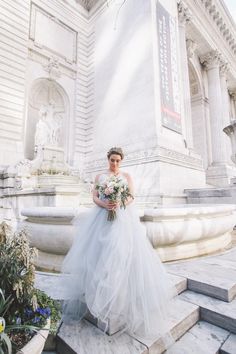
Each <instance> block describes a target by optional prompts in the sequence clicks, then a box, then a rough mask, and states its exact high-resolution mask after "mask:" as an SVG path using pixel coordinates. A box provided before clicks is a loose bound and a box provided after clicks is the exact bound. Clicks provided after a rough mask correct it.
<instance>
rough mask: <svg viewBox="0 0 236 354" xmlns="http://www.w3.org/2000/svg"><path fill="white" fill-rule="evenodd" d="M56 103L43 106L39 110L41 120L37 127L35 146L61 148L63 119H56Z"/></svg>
mask: <svg viewBox="0 0 236 354" xmlns="http://www.w3.org/2000/svg"><path fill="white" fill-rule="evenodd" d="M56 113H57V112H56V109H55V103H54V101H52V100H50V101H49V103H48V104H47V105H42V106H41V107H40V110H39V120H38V123H37V125H36V133H35V146H41V147H42V146H45V145H50V146H59V143H60V137H61V127H62V119H61V117H56V116H55V114H56Z"/></svg>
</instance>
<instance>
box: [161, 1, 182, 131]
mask: <svg viewBox="0 0 236 354" xmlns="http://www.w3.org/2000/svg"><path fill="white" fill-rule="evenodd" d="M157 25H158V41H159V43H158V46H159V68H160V70H159V71H160V95H161V114H162V125H163V126H165V127H167V128H169V129H172V130H174V131H176V132H178V133H180V132H181V114H180V94H179V92H180V88H179V76H178V63H177V31H176V19H175V18H174V17H172V16H170V14H169V13H168V12H167V11H166V9H165V8H164V7H163V6H162V5H161V4H160V3H159V2H158V3H157Z"/></svg>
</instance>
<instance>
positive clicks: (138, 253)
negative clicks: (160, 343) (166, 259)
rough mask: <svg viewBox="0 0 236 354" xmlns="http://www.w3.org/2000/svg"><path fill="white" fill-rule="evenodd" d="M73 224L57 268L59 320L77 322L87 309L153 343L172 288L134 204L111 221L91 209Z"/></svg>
mask: <svg viewBox="0 0 236 354" xmlns="http://www.w3.org/2000/svg"><path fill="white" fill-rule="evenodd" d="M77 224H78V233H77V236H76V239H75V240H74V243H73V245H72V247H71V249H70V251H69V252H68V254H67V256H66V258H65V260H64V263H63V267H62V271H63V273H66V274H67V276H66V277H65V278H66V281H64V287H65V288H66V289H65V290H66V298H67V300H65V302H64V307H63V321H65V322H66V321H68V320H71V319H72V320H80V319H82V318H83V317H84V316H85V314H86V312H87V311H88V310H89V312H90V313H91V314H92V315H93V316H94V317H96V318H97V319H99V320H101V321H102V322H104V323H106V324H108V323H109V321H118V322H119V323H122V327H123V328H124V329H125V331H126V332H128V333H129V334H131V335H136V336H139V337H140V336H141V337H145V338H148V339H153V338H154V337H157V336H158V335H160V334H162V333H166V331H167V317H168V310H169V303H170V299H171V298H172V297H173V294H174V289H173V285H172V284H171V282H170V281H169V278H168V275H167V273H166V271H165V269H164V266H163V265H162V263H161V261H160V259H159V257H158V255H157V253H156V251H155V250H154V249H153V248H152V246H151V244H150V242H149V240H148V239H147V236H146V230H145V227H144V226H143V225H142V224H141V222H140V220H139V216H138V213H137V210H136V207H135V205H133V204H131V205H128V206H127V207H126V209H125V210H124V209H119V210H118V211H117V218H116V219H115V220H114V221H107V210H105V209H104V208H100V207H98V206H95V207H94V208H92V209H91V210H89V212H88V213H87V214H86V215H85V216H83V217H82V218H81V219H79V220H78V223H77Z"/></svg>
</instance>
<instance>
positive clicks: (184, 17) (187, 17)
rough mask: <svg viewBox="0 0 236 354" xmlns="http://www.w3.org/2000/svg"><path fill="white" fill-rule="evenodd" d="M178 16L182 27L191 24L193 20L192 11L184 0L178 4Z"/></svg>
mask: <svg viewBox="0 0 236 354" xmlns="http://www.w3.org/2000/svg"><path fill="white" fill-rule="evenodd" d="M178 16H179V23H180V24H182V25H185V24H187V23H188V22H190V21H191V18H192V13H191V11H190V10H189V8H188V6H187V5H186V4H185V3H184V2H183V1H182V0H180V1H179V2H178Z"/></svg>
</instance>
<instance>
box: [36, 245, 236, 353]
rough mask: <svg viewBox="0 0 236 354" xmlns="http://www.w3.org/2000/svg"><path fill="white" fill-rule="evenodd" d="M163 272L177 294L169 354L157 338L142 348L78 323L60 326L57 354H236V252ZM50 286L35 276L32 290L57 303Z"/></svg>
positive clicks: (87, 323)
mask: <svg viewBox="0 0 236 354" xmlns="http://www.w3.org/2000/svg"><path fill="white" fill-rule="evenodd" d="M166 267H167V271H168V272H169V274H170V276H171V279H172V281H173V283H174V284H175V286H176V288H177V290H178V294H179V295H178V296H176V298H175V299H174V300H173V301H174V306H173V308H172V309H171V316H170V319H169V330H170V332H171V334H172V337H173V338H174V340H175V341H176V342H175V343H174V344H173V345H172V346H171V347H170V348H169V349H168V350H166V351H165V347H164V344H163V341H162V338H157V339H156V341H154V342H147V341H143V340H142V339H141V338H133V337H130V336H129V335H127V334H126V333H122V332H116V330H115V329H114V330H113V331H112V333H113V332H115V333H114V334H112V335H107V334H104V333H103V332H102V331H101V330H100V329H99V328H97V327H96V326H95V325H94V324H92V323H91V322H90V321H88V320H83V321H81V322H80V323H71V324H70V325H65V324H62V326H61V327H60V330H59V332H58V335H57V349H56V352H57V354H74V353H76V354H77V353H78V354H160V353H164V352H165V353H166V354H217V353H224V354H236V248H235V249H232V250H229V251H227V252H225V253H224V254H221V255H216V256H209V257H204V258H200V259H197V260H190V261H184V262H178V263H171V264H166ZM50 277H51V278H50ZM46 278H48V281H47V279H46ZM52 279H53V280H52ZM56 281H57V280H56ZM53 283H54V285H55V275H50V274H47V275H46V274H43V273H38V274H37V279H36V285H37V286H38V287H40V288H41V289H42V290H45V291H46V292H47V293H49V295H51V296H52V297H54V298H58V294H56V293H57V292H58V293H59V292H60V291H59V289H58V288H57V287H56V286H52V284H53ZM45 284H48V285H47V286H48V289H46V288H45V286H46V285H45ZM90 320H91V319H90ZM97 325H98V327H99V324H97Z"/></svg>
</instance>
